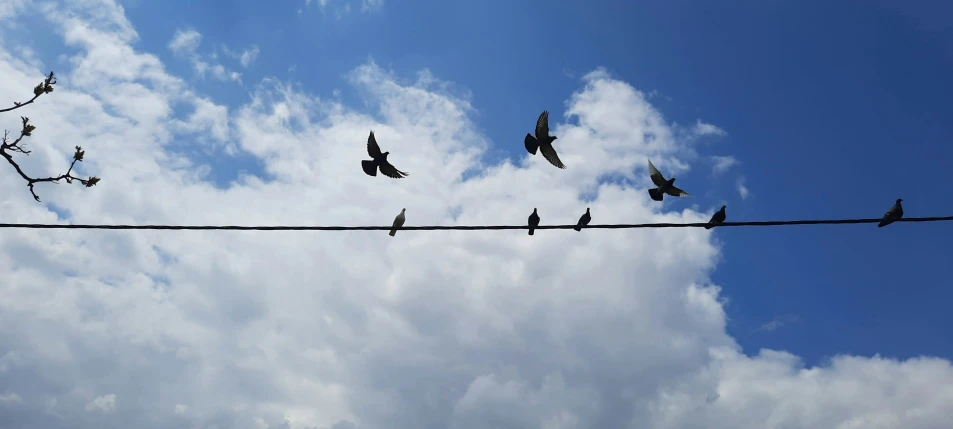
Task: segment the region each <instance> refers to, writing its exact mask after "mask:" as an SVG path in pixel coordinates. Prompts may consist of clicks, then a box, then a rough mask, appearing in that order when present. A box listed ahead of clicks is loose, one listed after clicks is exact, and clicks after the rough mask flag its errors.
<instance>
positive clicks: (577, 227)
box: [572, 225, 582, 231]
mask: <svg viewBox="0 0 953 429" xmlns="http://www.w3.org/2000/svg"><path fill="white" fill-rule="evenodd" d="M572 229H575V230H576V231H582V228H580V227H579V225H576V226H574V227H572Z"/></svg>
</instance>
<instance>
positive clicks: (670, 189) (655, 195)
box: [649, 160, 688, 201]
mask: <svg viewBox="0 0 953 429" xmlns="http://www.w3.org/2000/svg"><path fill="white" fill-rule="evenodd" d="M649 175H650V176H651V177H652V183H654V184H655V186H658V188H652V189H649V196H650V197H652V199H653V200H655V201H662V198H663V197H665V194H669V195H671V196H673V197H687V196H688V192H685V191H683V190H681V189H678V188H676V187H675V185H674V183H675V178H674V177H673V178H671V179H668V180H665V177H663V176H662V173H661V172H659V171H658V169H657V168H655V166H654V165H652V161H651V160H650V161H649Z"/></svg>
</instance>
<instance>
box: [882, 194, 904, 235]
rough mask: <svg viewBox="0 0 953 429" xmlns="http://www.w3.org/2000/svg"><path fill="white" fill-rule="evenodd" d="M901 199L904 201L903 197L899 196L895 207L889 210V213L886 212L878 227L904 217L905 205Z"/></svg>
mask: <svg viewBox="0 0 953 429" xmlns="http://www.w3.org/2000/svg"><path fill="white" fill-rule="evenodd" d="M901 201H903V199H902V198H897V202H896V203H894V204H893V207H891V208H890V210H887V213H884V217H883V219H882V220H881V221H880V223H878V224H877V228H883V227H885V226H887V225H890V224H892V223H893V222H894V221H895V220H897V219H900V218H902V217H903V206H901V205H900V202H901Z"/></svg>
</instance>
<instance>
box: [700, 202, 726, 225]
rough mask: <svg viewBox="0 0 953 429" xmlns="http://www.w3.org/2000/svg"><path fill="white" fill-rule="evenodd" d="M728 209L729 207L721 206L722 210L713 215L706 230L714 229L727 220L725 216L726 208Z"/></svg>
mask: <svg viewBox="0 0 953 429" xmlns="http://www.w3.org/2000/svg"><path fill="white" fill-rule="evenodd" d="M727 207H728V206H721V210H718V211H717V212H715V214H713V215H711V220H709V221H708V225H705V229H712V228H714V226H715V224H716V223H722V222H724V221H725V218H726V217H727V215H726V214H725V208H727Z"/></svg>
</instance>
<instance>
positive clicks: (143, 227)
mask: <svg viewBox="0 0 953 429" xmlns="http://www.w3.org/2000/svg"><path fill="white" fill-rule="evenodd" d="M881 220H882V219H881V218H871V219H813V220H772V221H752V222H724V223H720V224H717V225H715V227H717V228H723V227H730V226H786V225H844V224H860V223H878V222H880V221H881ZM946 221H953V216H934V217H911V218H902V219H897V220H895V222H946ZM707 225H708V223H636V224H607V225H586V226H583V227H581V228H583V229H635V228H700V227H704V226H707ZM575 227H576V225H539V226H537V227H535V229H572V228H575ZM0 228H20V229H113V230H200V231H205V230H229V231H390V230H391V229H397V230H398V231H403V230H411V231H441V230H468V231H473V230H502V229H529V226H528V225H427V226H408V225H405V226H402V227H399V228H394V227H392V226H288V225H276V226H264V225H260V226H240V225H83V224H38V223H0Z"/></svg>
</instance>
